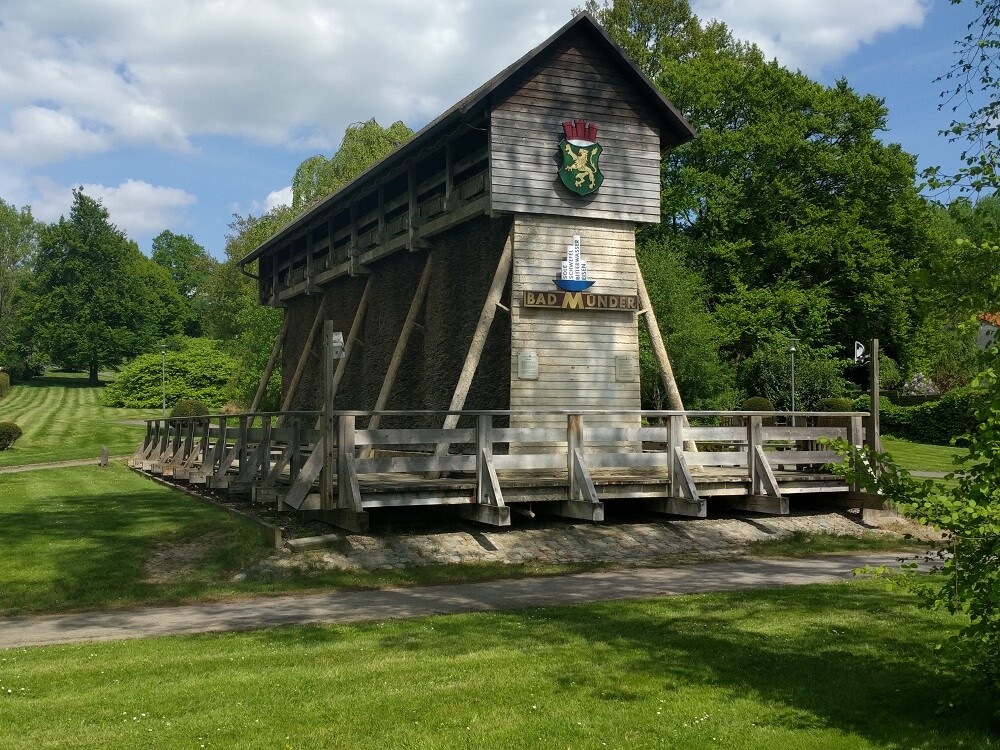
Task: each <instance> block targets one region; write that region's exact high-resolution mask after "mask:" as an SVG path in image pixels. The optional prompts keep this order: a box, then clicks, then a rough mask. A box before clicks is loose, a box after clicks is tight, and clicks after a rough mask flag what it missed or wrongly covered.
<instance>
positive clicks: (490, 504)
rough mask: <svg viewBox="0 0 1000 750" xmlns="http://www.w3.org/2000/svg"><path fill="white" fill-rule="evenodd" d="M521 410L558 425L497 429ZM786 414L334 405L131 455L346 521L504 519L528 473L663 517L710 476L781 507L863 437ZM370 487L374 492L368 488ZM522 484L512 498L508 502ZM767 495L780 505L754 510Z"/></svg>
mask: <svg viewBox="0 0 1000 750" xmlns="http://www.w3.org/2000/svg"><path fill="white" fill-rule="evenodd" d="M447 416H451V417H452V420H450V422H454V421H455V420H454V417H458V419H457V425H458V426H456V427H451V428H426V427H407V426H401V427H397V426H393V427H390V428H378V429H368V428H367V427H366V426H364V425H367V424H368V423H369V422H379V420H382V423H392V424H403V425H405V424H407V423H410V424H414V423H417V424H433V423H437V424H441V423H443V422H444V420H445V418H446V417H447ZM372 417H376V419H375V420H372ZM528 417H531V418H533V419H535V420H537V421H539V422H545V423H547V424H550V425H551V424H552V422H553V420H554V419H556V420H558V421H559V422H561V421H562V420H565V423H564V426H559V427H555V426H528V427H525V426H515V427H510V426H507V425H509V424H511V423H512V422H513V423H515V424H518V425H523V424H524V423H525V422H527V421H529V420H528ZM790 417H791V415H790V414H789V413H787V412H784V413H777V414H776V413H773V412H731V411H710V412H709V411H705V412H678V411H642V412H620V411H578V412H569V411H547V412H532V413H531V414H530V415H529V414H527V413H524V412H512V411H488V412H428V411H419V412H417V411H408V412H400V411H382V412H357V411H341V412H331V413H329V414H326V415H324V414H323V413H322V412H282V413H257V414H234V415H214V416H209V417H194V418H173V419H154V420H149V421H148V422H147V428H146V438H145V440H144V441H143V443H142V445H140V446H139V448H138V449H137V450H136V452H135V454H134V455H133V457H132V461H131V464H132V466H134V467H136V468H140V469H142V470H143V471H146V472H150V473H154V474H162V475H164V476H172V477H173V478H175V479H181V480H186V481H188V482H189V483H192V484H204V485H207V486H208V487H210V488H213V489H223V488H225V489H228V490H230V491H236V492H248V493H252V494H253V496H254V497H255V499H257V500H260V501H272V502H276V503H277V504H278V506H279V508H283V509H298V510H304V509H309V510H318V511H324V512H327V513H329V514H332V516H333V517H334V519H335V520H336V519H340V520H341V521H344V522H345V524H346V525H351V518H352V517H360V516H361V515H363V514H364V511H365V509H366V508H370V507H378V506H379V505H412V504H452V503H459V504H466V505H468V506H470V508H468V509H467V510H468V515H471V516H472V517H475V518H478V519H479V520H484V521H488V522H491V523H501V524H503V523H505V522H506V519H508V518H509V510H508V508H507V500H509V499H510V497H508V498H507V499H505V494H506V493H507V492H508V490H510V488H511V487H525V486H528V485H530V484H531V479H532V478H544V479H546V481H547V482H548V484H549V485H550V486H551V484H552V483H553V482H559V483H561V486H563V487H564V491H563V492H562V495H561V496H560V497H559V502H560V506H559V509H558V512H561V513H562V514H564V515H569V516H573V517H583V518H590V519H596V518H598V517H600V516H602V515H603V505H602V503H601V498H602V497H603V496H609V497H610V496H615V495H614V493H615V492H617V491H618V490H616V489H615V488H616V487H621V486H622V485H625V486H626V487H627V486H628V485H629V479H630V478H631V479H632V480H633V484H638V483H645V484H647V485H650V486H651V489H648V490H641V488H640V490H641V491H640V490H637V489H636V488H635V487H632V488H631V489H630V490H621V491H622V492H625V491H630V492H631V493H632V494H631V495H630V496H635V494H636V493H637V492H639V493H640V496H643V497H649V498H654V499H657V500H658V503H659V506H658V507H659V509H660V510H664V511H665V512H670V513H681V514H685V515H696V516H703V515H705V500H704V498H703V494H704V491H700V490H699V485H705V484H706V483H707V482H710V481H715V480H716V479H718V478H719V477H728V479H725V480H722V479H719V481H728V482H730V483H731V484H733V486H734V487H737V489H739V487H743V489H742V490H740V491H741V492H742V493H743V494H745V495H746V496H747V497H748V498H751V499H753V498H756V499H757V501H756V502H757V505H756V506H755V505H754V504H753V502H752V501H747V502H749V503H750V504H749V505H747V506H745V507H748V508H750V509H764V508H765V507H766V508H775V509H777V512H781V508H782V507H784V508H785V510H784V512H787V500H784V498H783V495H785V494H788V493H789V492H795V491H807V490H808V487H806V488H800V487H789V488H786V489H785V490H783V489H782V486H781V484H782V483H781V481H779V477H778V475H777V474H776V472H781V471H785V472H788V471H794V470H797V469H802V468H803V467H812V468H813V469H815V468H816V467H819V466H822V465H826V464H831V463H834V462H837V461H839V456H838V455H837V454H836V453H835V452H834V451H833V450H831V449H829V448H828V447H826V446H824V445H823V441H826V440H833V439H838V438H839V439H841V440H844V441H846V442H847V443H848V444H849V445H854V446H859V445H861V444H862V442H863V441H864V439H865V429H864V422H865V418H866V417H867V415H866V414H863V413H858V412H836V413H832V412H822V413H814V412H797V413H796V414H795V421H796V422H797V423H798V424H797V425H796V426H793V425H792V424H789V421H790ZM450 422H449V423H450ZM619 425H621V426H619ZM463 482H464V484H463ZM376 485H378V492H379V493H381V494H377V495H376V494H371V493H373V492H375V489H373V488H375V487H376ZM404 485H405V488H403V489H400V487H403V486H404ZM387 486H388V487H391V488H394V489H392V490H391V491H389V490H387V489H386V487H387ZM598 487H601V490H600V491H599V490H598ZM406 488H408V489H406ZM841 488H843V486H842V485H841ZM369 490H370V492H369ZM519 492H520V491H515V492H513V493H512V494H513V496H514V499H515V501H516V500H517V499H519V498H520V495H519ZM557 494H558V493H557ZM768 498H770V499H772V500H774V501H781V503H783V504H781V503H779V504H777V505H775V504H774V503H771V504H770V505H766V506H761V505H760V500H761V499H768ZM550 499H551V493H550ZM355 520H357V519H356V518H355Z"/></svg>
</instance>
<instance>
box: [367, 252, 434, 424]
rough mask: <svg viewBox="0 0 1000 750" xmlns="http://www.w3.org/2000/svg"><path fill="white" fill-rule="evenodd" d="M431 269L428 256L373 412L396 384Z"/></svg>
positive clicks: (374, 421)
mask: <svg viewBox="0 0 1000 750" xmlns="http://www.w3.org/2000/svg"><path fill="white" fill-rule="evenodd" d="M431 267H432V260H431V256H429V255H428V256H427V261H426V262H425V263H424V271H423V273H422V274H420V281H419V282H418V283H417V291H416V292H415V293H414V294H413V300H412V301H411V302H410V309H409V311H408V312H407V314H406V320H405V322H404V323H403V330H402V331H401V332H400V334H399V339H398V340H397V341H396V348H395V349H393V352H392V359H390V360H389V367H388V368H387V369H386V372H385V378H384V379H383V380H382V389H381V390H380V391H379V394H378V398H377V399H376V401H375V408H374V409H373V411H382V410H383V409H385V405H386V404H387V403H388V402H389V394H390V393H391V391H392V386H393V385H394V384H395V382H396V375H397V374H398V373H399V367H400V365H401V364H402V363H403V354H404V353H405V351H406V345H407V344H408V343H409V342H410V334H411V333H412V332H413V326H414V323H416V322H417V315H418V314H419V313H420V308H421V307H422V306H423V304H424V297H426V296H427V288H428V287H429V286H430V283H431ZM379 421H380V418H379V415H378V414H375V415H373V416H372V418H371V421H369V423H368V429H369V430H374V429H377V428H378V425H379Z"/></svg>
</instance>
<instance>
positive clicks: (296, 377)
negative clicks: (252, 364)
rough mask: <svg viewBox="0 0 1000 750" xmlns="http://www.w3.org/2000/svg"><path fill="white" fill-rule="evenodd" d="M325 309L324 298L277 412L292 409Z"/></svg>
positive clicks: (282, 419)
mask: <svg viewBox="0 0 1000 750" xmlns="http://www.w3.org/2000/svg"><path fill="white" fill-rule="evenodd" d="M325 307H326V296H325V295H324V297H323V299H322V300H320V303H319V307H318V308H316V317H315V318H313V323H312V327H311V328H310V329H309V335H308V336H307V337H306V343H305V345H304V346H303V347H302V354H300V355H299V361H298V363H297V364H296V366H295V372H294V374H293V375H292V379H291V380H290V381H289V383H288V392H287V393H286V394H285V397H284V398H283V399H281V408H280V409H279V411H283V412H284V411H288V410H289V409H291V407H292V401H293V400H294V399H295V394H296V393H297V392H298V390H299V382H300V381H301V380H302V375H303V373H305V371H306V365H307V364H308V362H309V355H310V354H311V353H312V347H313V342H314V341H315V340H316V334H318V333H319V329H320V324H321V323H322V322H323V311H324V308H325ZM278 421H279V424H278V427H281V426H283V425H284V423H285V422H284V416H283V415H282V417H280V418H279V419H278Z"/></svg>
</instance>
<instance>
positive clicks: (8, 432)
mask: <svg viewBox="0 0 1000 750" xmlns="http://www.w3.org/2000/svg"><path fill="white" fill-rule="evenodd" d="M23 434H24V433H23V432H21V428H20V427H18V426H17V425H16V424H14V423H13V422H0V451H5V450H7V449H8V448H10V447H11V446H12V445H13V444H14V443H15V442H16V441H17V439H18V438H19V437H21V435H23Z"/></svg>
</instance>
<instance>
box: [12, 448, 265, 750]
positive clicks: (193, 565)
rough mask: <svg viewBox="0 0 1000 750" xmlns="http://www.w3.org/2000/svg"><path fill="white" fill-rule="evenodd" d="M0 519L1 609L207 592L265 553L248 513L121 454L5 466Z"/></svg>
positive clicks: (72, 606) (113, 603)
mask: <svg viewBox="0 0 1000 750" xmlns="http://www.w3.org/2000/svg"><path fill="white" fill-rule="evenodd" d="M0 519H2V521H3V522H2V523H0V549H3V554H2V555H0V612H4V613H12V612H46V611H57V610H80V609H96V608H112V607H121V606H128V605H134V604H137V603H143V602H161V601H179V600H183V599H188V598H195V597H198V596H205V595H206V592H207V591H211V590H212V589H213V588H215V587H216V586H220V585H222V586H224V585H225V584H226V583H227V582H228V581H229V580H230V578H231V577H232V576H233V574H234V573H235V572H237V571H239V570H242V569H243V568H244V567H245V566H246V565H248V564H250V563H252V562H253V561H254V560H256V559H257V558H259V557H260V556H262V555H263V554H265V553H266V552H267V550H266V549H265V547H264V542H263V539H262V537H261V535H260V533H259V532H258V530H257V529H256V527H254V526H252V525H251V524H250V523H249V522H247V521H246V520H245V519H241V518H238V517H236V516H233V515H231V514H230V513H227V512H225V511H223V510H220V509H218V508H215V507H213V506H211V505H207V504H205V503H202V502H199V501H198V500H195V499H194V498H192V497H189V496H187V495H184V494H183V493H180V492H176V491H173V490H170V489H167V488H165V487H162V486H159V485H157V484H154V483H153V482H151V481H149V480H148V479H144V478H143V477H140V476H138V475H137V474H135V473H133V472H131V471H129V470H128V469H126V468H125V467H124V466H123V465H122V464H121V463H112V464H111V465H110V466H109V467H108V468H107V469H100V468H98V467H96V466H93V467H91V466H85V467H73V468H59V469H44V470H40V471H26V472H21V473H16V474H4V475H0ZM0 747H2V744H0Z"/></svg>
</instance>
